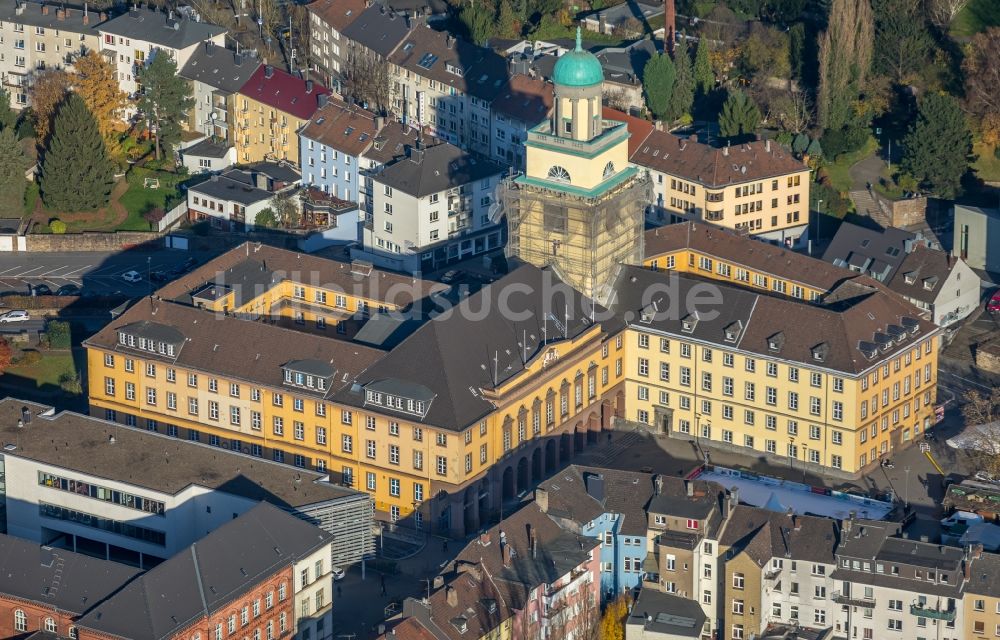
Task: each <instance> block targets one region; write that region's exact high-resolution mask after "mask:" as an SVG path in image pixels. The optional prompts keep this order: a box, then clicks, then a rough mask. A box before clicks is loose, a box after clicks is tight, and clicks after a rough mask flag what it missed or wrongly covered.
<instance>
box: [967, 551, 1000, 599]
mask: <svg viewBox="0 0 1000 640" xmlns="http://www.w3.org/2000/svg"><path fill="white" fill-rule="evenodd" d="M998 577H1000V555H998V554H996V553H984V554H983V555H982V556H980V557H978V558H974V559H973V560H972V576H971V578H970V580H969V582H968V583H967V584H966V585H965V591H966V593H975V594H977V595H982V596H990V597H993V598H1000V578H998Z"/></svg>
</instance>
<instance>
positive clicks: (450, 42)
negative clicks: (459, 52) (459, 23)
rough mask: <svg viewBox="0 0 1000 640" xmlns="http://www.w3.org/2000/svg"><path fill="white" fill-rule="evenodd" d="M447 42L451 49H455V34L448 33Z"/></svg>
mask: <svg viewBox="0 0 1000 640" xmlns="http://www.w3.org/2000/svg"><path fill="white" fill-rule="evenodd" d="M445 42H446V43H447V44H448V48H449V49H454V48H455V36H453V35H448V36H447V37H446V39H445Z"/></svg>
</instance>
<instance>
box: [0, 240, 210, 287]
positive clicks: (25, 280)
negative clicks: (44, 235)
mask: <svg viewBox="0 0 1000 640" xmlns="http://www.w3.org/2000/svg"><path fill="white" fill-rule="evenodd" d="M190 257H194V258H195V259H197V260H198V262H199V263H201V262H204V261H205V260H207V259H208V256H207V255H199V254H197V253H193V252H189V251H177V250H172V249H159V250H155V251H122V252H115V253H98V252H73V253H5V254H0V292H3V291H16V292H19V293H28V290H29V285H30V286H37V285H40V284H45V285H47V286H48V287H49V288H50V289H52V291H53V292H54V291H55V290H56V289H58V288H59V287H61V286H63V285H66V284H75V285H77V286H78V287H81V288H82V289H83V292H84V293H85V294H110V293H123V294H126V295H142V294H145V293H148V292H149V282H148V279H147V273H148V272H150V271H156V270H157V269H164V270H169V269H170V268H172V267H174V266H175V265H177V264H180V263H182V262H184V261H185V260H187V259H188V258H190ZM133 270H134V271H138V272H139V273H140V274H142V278H143V280H142V282H138V283H129V282H125V281H124V280H122V278H121V275H122V274H123V273H125V272H126V271H133ZM155 286H160V285H155Z"/></svg>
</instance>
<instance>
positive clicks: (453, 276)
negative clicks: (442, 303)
mask: <svg viewBox="0 0 1000 640" xmlns="http://www.w3.org/2000/svg"><path fill="white" fill-rule="evenodd" d="M464 275H465V272H464V271H462V270H461V269H452V270H451V271H446V272H445V273H444V275H443V276H441V282H443V283H445V284H451V283H452V282H455V281H456V280H458V279H459V278H461V277H462V276H464Z"/></svg>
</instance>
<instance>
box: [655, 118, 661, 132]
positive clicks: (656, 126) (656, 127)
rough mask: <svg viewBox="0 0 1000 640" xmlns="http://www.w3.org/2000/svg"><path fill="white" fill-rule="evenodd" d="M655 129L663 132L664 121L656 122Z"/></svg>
mask: <svg viewBox="0 0 1000 640" xmlns="http://www.w3.org/2000/svg"><path fill="white" fill-rule="evenodd" d="M653 128H654V129H656V130H657V131H663V121H662V120H656V121H654V122H653Z"/></svg>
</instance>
